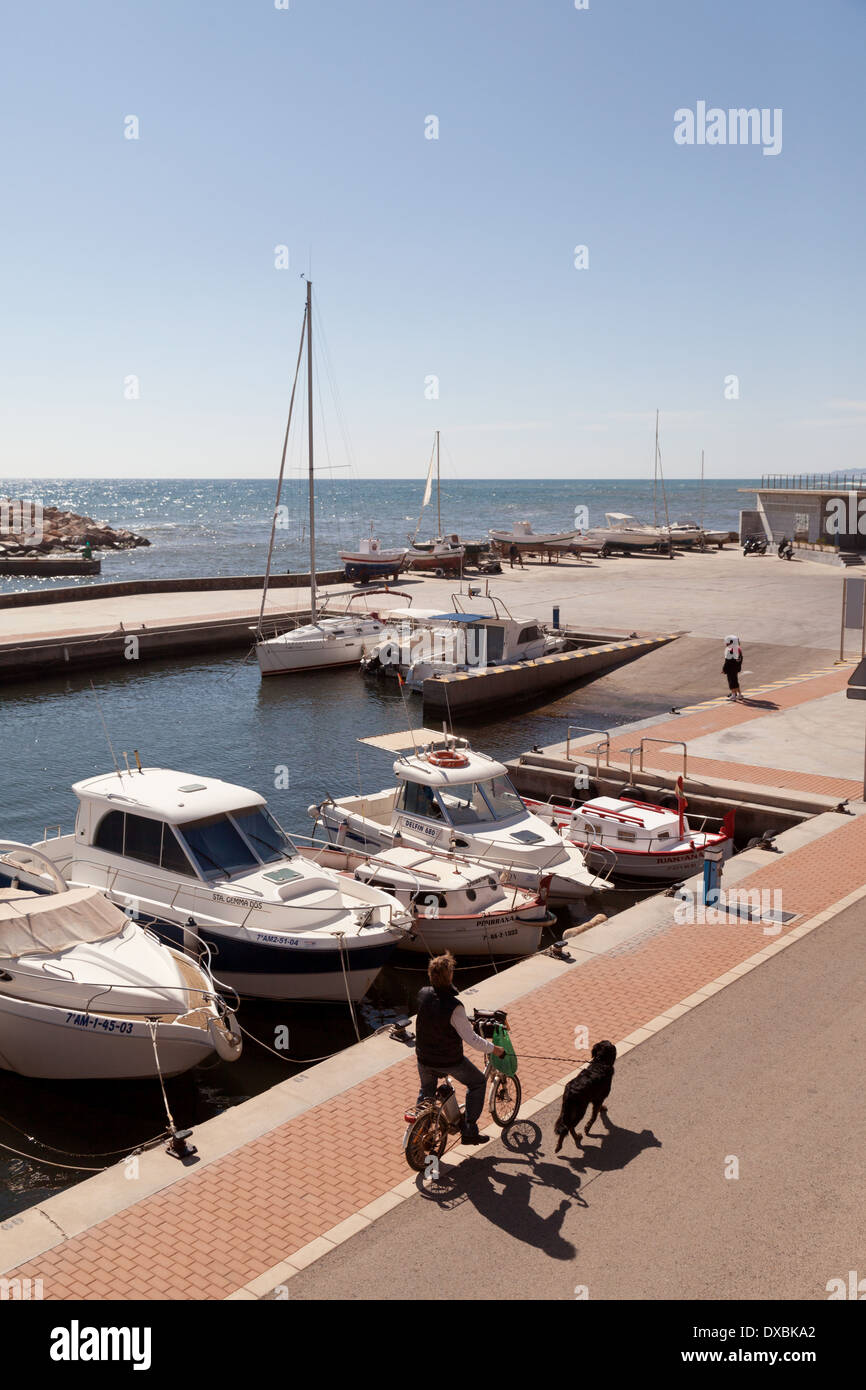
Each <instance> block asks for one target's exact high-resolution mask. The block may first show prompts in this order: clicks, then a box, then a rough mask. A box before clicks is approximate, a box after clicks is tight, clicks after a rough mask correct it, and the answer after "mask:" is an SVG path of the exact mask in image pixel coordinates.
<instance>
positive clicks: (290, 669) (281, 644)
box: [256, 280, 384, 676]
mask: <svg viewBox="0 0 866 1390" xmlns="http://www.w3.org/2000/svg"><path fill="white" fill-rule="evenodd" d="M305 339H306V350H307V353H306V355H307V453H308V459H307V472H308V480H309V495H310V621H309V622H308V623H305V624H304V625H303V626H302V627H296V628H293V629H292V630H291V631H289V632H282V633H278V634H277V635H276V636H274V637H267V638H266V637H265V635H264V631H263V623H264V614H265V603H266V601H267V596H268V582H269V580H270V574H271V561H272V557H273V550H274V538H275V535H276V527H277V518H278V516H279V502H280V495H281V492H282V486H283V474H284V472H285V467H286V450H287V448H288V442H289V430H290V428H291V423H292V413H293V410H294V404H295V390H296V387H297V384H298V373H299V371H300V366H301V356H302V353H303V350H304V341H305ZM369 596H370V595H369V594H365V595H364V596H363V597H364V600H365V603H366V600H367V598H368V597H369ZM357 597H359V595H356V594H352V595H350V596H349V602H350V603H352V602H353V601H354V599H355V598H357ZM383 627H384V622H383V619H382V618H381V617H380V616H379V613H378V612H377V611H376V609H375V608H374V609H368V610H367V611H366V612H358V613H343V614H334V615H327V614H326V604H323V605H322V606H321V608H320V606H319V602H318V592H317V587H316V498H315V489H314V474H313V286H312V282H311V281H310V280H308V281H307V303H306V307H305V310H304V321H303V324H302V326H301V342H300V346H299V348H298V361H297V364H296V367H295V379H294V382H293V384H292V395H291V400H290V402H289V418H288V422H287V424H286V433H285V438H284V440H283V454H282V459H281V460H280V473H279V479H278V482H277V499H276V503H275V505H274V518H273V524H272V526H271V539H270V544H269V546H268V560H267V566H266V569H265V583H264V588H263V590H262V603H261V608H260V609H259V621H258V627H257V629H256V657H257V659H258V663H259V669H260V670H261V673H262V676H285V675H295V674H298V673H299V672H302V671H321V670H326V669H329V668H331V667H335V666H351V665H357V664H358V662H359V661H360V660H361V657H362V656H364V655H365V654H366V652H367V651H369V650H370V649H371V648H372V647H373V646H374V645H375V644H376V642H378V640H379V637H380V634H381V632H382V629H383Z"/></svg>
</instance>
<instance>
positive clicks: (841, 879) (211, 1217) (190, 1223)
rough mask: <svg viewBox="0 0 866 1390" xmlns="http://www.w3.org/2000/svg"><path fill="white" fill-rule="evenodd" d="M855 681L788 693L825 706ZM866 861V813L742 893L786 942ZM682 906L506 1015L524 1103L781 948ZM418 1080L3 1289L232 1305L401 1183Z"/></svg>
mask: <svg viewBox="0 0 866 1390" xmlns="http://www.w3.org/2000/svg"><path fill="white" fill-rule="evenodd" d="M846 675H847V672H841V673H840V675H839V677H838V678H835V679H834V680H832V683H831V684H830V685H829V687H827V686H826V682H827V681H828V680H831V678H821V680H820V681H810V682H808V683H806V684H804V685H803V686H800V687H799V688H796V687H789V688H788V690H787V691H786V692H784V695H786V696H787V695H790V696H792V697H793V695H794V693H795V690H796V691H797V693H799V694H800V699H801V700H802V699H808V698H815V696H817V695H823V694H826V693H828V688H829V689H838V688H839V685H840V684H841V683H844V679H845V677H846ZM822 684H823V685H824V688H819V689H814V688H813V687H814V686H816V685H818V686H821V685H822ZM782 698H784V696H783V695H782V694H780V703H781V699H782ZM797 702H798V701H796V700H795V699H793V698H792V699H791V703H792V704H793V703H797ZM750 717H758V716H757V715H753V714H751V712H750V711H749V710H748V709H747V708H738V707H736V706H723V707H720V708H717V709H715V710H707V711H705V712H702V713H700V714H695V715H692V716H689V719H688V722H691V720H699V721H702V727H701V728H700V730H697V729H694V730H693V729H690V730H689V733H690V734H691V736H696V735H697V733H698V732H702V733H703V732H709V731H710V726H711V727H712V728H713V729H718V728H720V727H725V726H726V725H728V724H730V723H734V722H739V721H740V720H742V719H745V718H750ZM686 723H687V720H685V719H680V720H676V721H673V722H671V723H670V724H667V725H664V726H660V730H659V734H660V736H661V737H664V736H665V735H666V733H667V731H668V730H671V731H672V730H674V729H675V730H676V731H677V732H676V734H675V735H673V734H672V736H675V737H681V736H683V734H682V732H681V731H682V730H683V726H684V725H685V724H686ZM624 741H625V742H628V739H626V740H624ZM728 775H731V774H730V773H729V774H728ZM786 777H787V774H786ZM864 864H866V817H857V818H855V819H852V820H851V821H850V823H848V824H846V825H844V826H842V827H840V828H839V829H837V830H835V831H833V832H832V833H831V834H829V835H827V836H825V837H823V838H822V839H821V840H820V841H816V842H813V843H812V844H809V845H806V846H804V847H803V848H802V849H799V850H796V851H794V852H792V853H790V854H787V855H784V856H779V859H778V861H771V862H768V864H767V865H766V867H763V868H761V869H760V870H758V871H757V872H755V873H753V874H751V875H750V876H748V877H747V878H745V879H743V880H741V881H740V882H739V883H738V885H737V887H738V888H740V889H742V888H757V889H761V888H768V889H770V890H771V891H772V890H776V889H778V890H780V891H781V892H782V894H783V902H784V908H785V910H786V911H790V912H794V913H796V914H797V917H796V919H795V921H794V922H792V923H790V924H789V927H788V928H787V929H786V930H790V929H792V928H794V927H796V926H797V925H799V924H800V923H801V922H802V921H804V920H805V919H806V918H807V917H809V916H811V915H814V914H815V913H817V912H819V911H822V910H824V909H826V908H827V907H830V906H831V905H832V904H833V903H835V902H838V901H839V900H841V899H842V898H843V897H845V896H846V895H847V894H849V893H851V892H853V891H854V890H855V889H857V888H859V887H860V886H861V884H862V882H863V879H864ZM674 910H675V903H674V901H673V900H671V918H670V924H669V925H668V926H667V927H665V926H664V925H662V926H661V927H658V926H657V927H653V928H652V929H649V930H648V931H647V933H646V935H645V936H643V937H640V938H638V939H637V940H633V941H631V942H628V943H626V944H624V945H622V946H620V947H619V948H616V949H614V950H612V951H610V952H609V953H608V954H606V955H604V956H599V957H597V958H595V959H593V960H592V961H590V962H589V963H587V964H585V965H582V966H581V967H580V968H578V969H572V970H568V971H565V972H564V973H563V975H562V976H561V977H560V978H559V979H558V980H556V981H554V982H553V983H550V984H547V985H544V986H542V987H540V988H538V989H536V990H534V991H533V992H532V993H530V994H527V995H526V996H524V997H523V998H522V999H520V1000H519V1001H518V1002H517V1003H515V1004H514V1005H511V1006H510V1007H509V1020H510V1024H511V1027H512V1030H513V1036H514V1040H515V1045H516V1049H517V1052H518V1055H519V1056H520V1057H521V1068H520V1074H521V1080H522V1083H523V1091H524V1095H525V1096H526V1097H531V1096H533V1095H535V1094H537V1093H538V1092H539V1091H541V1090H543V1089H544V1088H545V1087H547V1086H550V1085H551V1084H552V1083H555V1082H558V1081H559V1080H560V1078H561V1077H562V1076H563V1075H565V1074H566V1073H567V1072H569V1071H571V1070H573V1069H574V1067H575V1066H577V1065H578V1063H579V1062H580V1061H581V1059H582V1057H583V1056H584V1055H585V1054H584V1053H581V1052H577V1051H575V1049H574V1030H575V1028H576V1026H578V1025H582V1026H585V1027H587V1028H588V1030H589V1034H590V1036H591V1037H592V1038H598V1037H610V1038H612V1039H613V1040H614V1041H619V1040H621V1039H623V1038H625V1037H627V1036H628V1035H629V1034H630V1033H632V1032H633V1031H634V1030H635V1029H636V1028H639V1027H641V1026H642V1025H644V1024H645V1023H647V1022H649V1021H651V1020H653V1019H655V1018H656V1017H657V1016H658V1015H659V1014H661V1013H663V1012H664V1011H665V1010H667V1009H670V1008H671V1007H672V1006H673V1005H676V1004H677V1003H678V1002H679V1001H681V1000H682V999H684V998H686V997H687V996H688V995H689V994H691V993H694V992H695V991H697V990H698V989H700V988H701V987H702V986H704V985H705V984H707V983H708V982H709V981H711V980H714V979H715V978H716V977H718V976H719V975H721V974H724V973H725V972H726V971H728V970H730V969H731V968H732V967H733V966H736V965H738V964H739V963H741V962H742V961H744V960H745V959H746V958H747V957H749V956H751V955H753V954H754V953H755V952H757V951H760V950H761V949H762V948H764V947H766V946H767V945H768V944H771V943H772V942H773V941H774V940H778V939H780V938H779V937H770V936H767V935H766V934H765V933H764V931H763V929H762V927H761V926H760V925H758V924H752V923H747V922H736V923H731V924H725V925H721V926H715V925H714V926H710V925H686V924H678V923H676V922H674V918H673V914H674ZM795 949H796V947H795ZM548 1058H552V1059H554V1060H547V1059H548ZM416 1079H417V1072H416V1069H415V1063H414V1060H413V1059H406V1060H405V1061H401V1062H398V1063H395V1064H394V1065H392V1066H390V1067H389V1068H387V1069H386V1070H385V1071H382V1072H380V1073H379V1074H377V1075H376V1076H373V1077H371V1078H369V1079H368V1080H365V1081H363V1082H361V1083H360V1084H359V1085H356V1086H354V1087H353V1088H352V1089H351V1090H349V1091H346V1092H344V1093H343V1094H341V1095H338V1096H335V1097H334V1098H332V1099H330V1100H328V1101H326V1102H324V1103H323V1104H320V1105H318V1106H315V1107H313V1108H312V1109H310V1110H308V1111H306V1112H305V1113H303V1114H302V1115H299V1116H298V1117H296V1118H295V1119H292V1120H290V1121H288V1122H287V1123H285V1124H282V1125H280V1126H279V1127H278V1128H276V1129H274V1130H272V1131H271V1132H270V1133H268V1134H265V1135H263V1136H262V1137H260V1138H259V1139H256V1140H255V1141H253V1142H252V1143H249V1144H246V1145H245V1146H243V1147H242V1148H240V1149H238V1150H236V1151H235V1152H233V1153H231V1154H229V1155H227V1156H226V1157H224V1158H222V1159H219V1160H217V1161H215V1162H214V1163H212V1164H210V1165H209V1166H208V1167H207V1168H205V1169H203V1170H202V1171H201V1172H200V1173H198V1174H196V1173H194V1172H193V1173H191V1174H188V1175H186V1176H183V1177H180V1178H179V1180H178V1181H177V1182H176V1183H175V1184H174V1185H173V1186H172V1187H170V1188H168V1189H165V1190H163V1191H161V1192H159V1193H157V1194H156V1195H154V1196H152V1197H148V1198H146V1199H144V1200H142V1201H141V1202H138V1203H137V1204H136V1205H134V1206H131V1207H129V1208H127V1209H126V1210H125V1211H123V1212H120V1213H118V1214H117V1215H116V1216H113V1217H111V1218H109V1219H108V1220H105V1221H103V1222H101V1223H100V1224H99V1225H97V1226H95V1227H93V1228H91V1229H90V1230H89V1231H87V1232H85V1233H83V1234H81V1235H79V1236H75V1237H74V1238H72V1239H70V1240H66V1241H63V1242H61V1244H59V1245H57V1246H55V1247H54V1248H53V1249H51V1250H49V1251H47V1252H46V1253H44V1254H43V1255H40V1256H39V1257H38V1258H36V1259H34V1260H31V1261H29V1262H28V1263H27V1264H26V1265H23V1266H21V1267H20V1268H19V1269H17V1270H15V1271H11V1272H9V1273H8V1274H7V1275H6V1277H7V1278H14V1277H16V1276H18V1277H22V1278H24V1277H30V1278H40V1279H42V1280H43V1284H44V1293H45V1297H46V1298H48V1299H65V1298H70V1299H71V1298H81V1299H105V1298H115V1299H219V1298H224V1297H226V1296H227V1295H228V1294H230V1293H233V1292H235V1291H236V1290H238V1289H239V1288H241V1287H242V1286H243V1285H244V1284H246V1283H248V1282H250V1281H251V1280H252V1279H254V1278H256V1277H257V1276H259V1275H261V1274H262V1273H263V1272H264V1271H266V1270H269V1269H271V1268H272V1267H273V1266H274V1265H277V1264H278V1263H279V1262H280V1261H282V1260H285V1259H289V1258H290V1257H291V1255H292V1253H293V1252H294V1251H296V1250H299V1249H301V1248H302V1247H303V1246H306V1245H307V1244H308V1243H309V1242H311V1241H313V1240H315V1239H316V1237H318V1236H322V1235H326V1234H327V1232H328V1231H329V1230H330V1229H331V1228H333V1227H334V1226H337V1225H338V1224H339V1223H341V1222H343V1221H345V1220H346V1219H347V1218H349V1217H351V1216H353V1215H354V1214H355V1213H356V1212H358V1211H359V1210H361V1209H362V1208H363V1207H365V1206H366V1205H367V1204H369V1203H371V1202H374V1201H375V1200H376V1199H378V1198H380V1197H382V1196H383V1195H384V1194H386V1193H387V1192H388V1191H389V1190H390V1189H392V1188H393V1187H395V1186H397V1185H398V1184H399V1183H401V1182H403V1181H404V1180H405V1179H406V1177H407V1174H408V1169H407V1167H406V1164H405V1160H404V1158H403V1155H402V1153H401V1148H400V1141H401V1135H402V1131H403V1127H404V1126H403V1118H402V1114H403V1109H404V1106H405V1105H406V1103H407V1102H409V1101H411V1100H412V1099H413V1098H414V1093H415V1089H416Z"/></svg>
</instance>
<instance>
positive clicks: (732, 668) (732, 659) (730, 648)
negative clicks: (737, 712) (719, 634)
mask: <svg viewBox="0 0 866 1390" xmlns="http://www.w3.org/2000/svg"><path fill="white" fill-rule="evenodd" d="M742 666H743V649H742V647H741V646H740V639H739V637H726V638H725V664H724V665H723V667H722V673H723V674H724V675H726V676H727V678H728V689H729V691H730V692H731V693H730V695H729V696H728V699H729V700H734V701H737V700H742V698H743V696H742V694H741V692H740V671H741V670H742Z"/></svg>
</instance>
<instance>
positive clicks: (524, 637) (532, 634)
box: [517, 625, 541, 644]
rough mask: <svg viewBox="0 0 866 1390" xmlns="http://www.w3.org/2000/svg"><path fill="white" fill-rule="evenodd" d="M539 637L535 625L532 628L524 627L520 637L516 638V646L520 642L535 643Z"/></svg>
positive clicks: (539, 634)
mask: <svg viewBox="0 0 866 1390" xmlns="http://www.w3.org/2000/svg"><path fill="white" fill-rule="evenodd" d="M540 636H541V633H540V632H539V631H538V627H537V625H535V626H533V627H525V628H524V629H523V631H522V632H521V634H520V636H519V637H518V639H517V641H518V644H519V643H520V642H537V641H538V639H539V637H540Z"/></svg>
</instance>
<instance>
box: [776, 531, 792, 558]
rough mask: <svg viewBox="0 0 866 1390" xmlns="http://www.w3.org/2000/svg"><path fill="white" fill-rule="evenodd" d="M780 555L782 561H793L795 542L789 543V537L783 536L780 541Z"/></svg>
mask: <svg viewBox="0 0 866 1390" xmlns="http://www.w3.org/2000/svg"><path fill="white" fill-rule="evenodd" d="M778 554H779V559H780V560H793V558H794V542H793V541H789V540H788V537H787V536H783V537H782V539H781V540H780V541H779V548H778Z"/></svg>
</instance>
